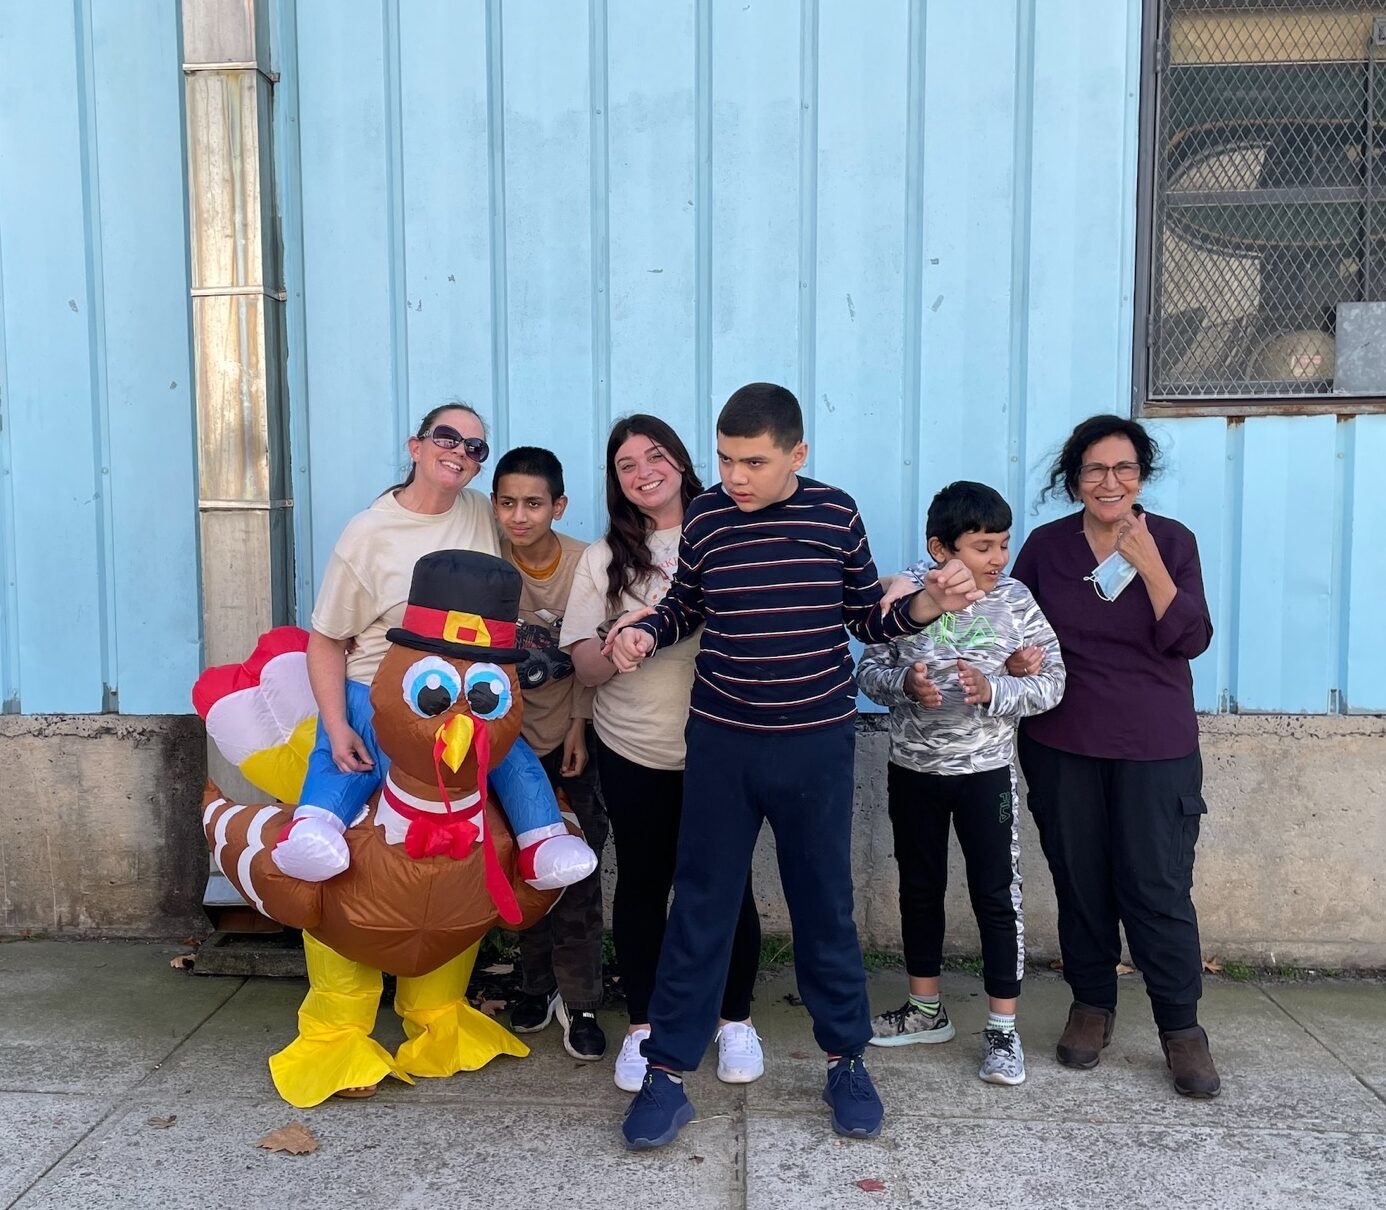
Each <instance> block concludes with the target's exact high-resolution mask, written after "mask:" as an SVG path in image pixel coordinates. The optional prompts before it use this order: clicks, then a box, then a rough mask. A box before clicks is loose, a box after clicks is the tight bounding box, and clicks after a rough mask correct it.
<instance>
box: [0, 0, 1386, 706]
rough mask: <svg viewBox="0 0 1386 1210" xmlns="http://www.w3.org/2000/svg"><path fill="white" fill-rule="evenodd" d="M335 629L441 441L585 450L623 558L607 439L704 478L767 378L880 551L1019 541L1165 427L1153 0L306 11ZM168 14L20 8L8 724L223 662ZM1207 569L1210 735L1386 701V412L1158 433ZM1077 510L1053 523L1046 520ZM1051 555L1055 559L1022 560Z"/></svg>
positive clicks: (292, 280)
mask: <svg viewBox="0 0 1386 1210" xmlns="http://www.w3.org/2000/svg"><path fill="white" fill-rule="evenodd" d="M275 20H276V29H275V34H276V37H277V42H278V45H277V59H278V66H279V69H280V70H281V72H282V73H283V79H282V81H281V83H280V85H279V87H278V89H277V92H276V118H275V123H276V125H275V133H276V139H277V156H278V161H277V169H278V173H279V185H280V192H281V202H282V219H283V226H284V240H285V256H286V265H287V271H288V279H289V280H288V285H289V292H290V300H289V315H288V321H289V337H290V366H289V381H290V384H291V398H292V405H293V414H292V422H293V429H294V445H295V465H294V495H295V502H296V509H295V517H296V524H297V540H298V556H299V558H298V575H299V581H298V589H299V603H300V611H301V613H302V615H303V616H305V617H306V615H307V612H308V609H309V605H310V602H311V599H312V594H313V591H314V590H315V588H316V584H317V578H318V576H319V575H320V572H321V569H322V566H323V564H324V562H325V559H326V555H327V552H328V551H329V550H330V548H331V544H332V542H333V540H334V539H335V537H336V535H337V533H338V531H339V530H340V528H341V526H342V524H343V522H344V521H345V520H346V518H347V517H348V516H349V515H350V514H351V513H352V512H354V511H355V510H356V509H358V508H360V507H362V506H363V505H364V504H365V503H366V502H367V501H368V500H369V499H370V498H371V496H372V495H373V494H374V492H375V491H377V490H378V489H379V488H380V487H382V486H384V485H385V484H386V483H388V482H390V481H391V480H392V479H393V478H394V477H395V474H396V472H397V470H398V469H399V465H400V463H401V462H402V460H403V453H402V450H403V444H404V438H405V436H406V434H407V432H408V431H409V430H410V428H411V426H412V423H413V422H414V420H415V419H417V417H418V416H419V415H420V414H421V413H422V412H423V411H425V410H426V409H427V408H428V407H430V406H431V405H433V404H434V403H436V402H438V401H440V400H441V399H443V398H445V397H448V396H454V395H460V396H462V397H464V398H467V399H470V400H472V401H473V402H475V403H476V404H478V405H479V406H480V407H481V408H482V409H483V410H484V411H485V412H486V413H487V414H488V415H489V416H490V417H491V419H492V424H493V429H494V430H495V433H494V435H495V437H496V442H495V444H496V445H497V446H498V447H504V446H505V445H508V444H512V443H516V442H520V441H535V442H541V443H545V444H548V445H551V446H552V447H553V448H555V449H556V450H557V451H558V452H559V454H560V455H561V456H562V457H563V459H564V461H565V464H566V465H567V468H568V472H569V482H570V495H571V496H572V498H573V501H574V504H573V508H572V510H571V511H570V513H569V518H570V519H571V523H572V528H573V529H574V531H575V532H577V533H579V534H580V535H582V536H584V537H591V536H594V535H595V533H596V532H597V530H598V518H599V516H600V511H601V510H600V500H599V494H600V458H601V449H602V445H603V436H604V432H605V430H606V428H607V425H608V423H609V421H610V419H611V418H612V417H613V416H616V415H619V414H621V413H623V412H627V411H631V410H635V409H645V410H651V411H656V412H658V413H660V414H661V415H663V416H665V417H666V418H668V419H669V420H670V421H672V422H673V423H674V424H675V425H676V426H677V427H678V428H679V430H680V431H681V432H682V433H683V434H684V435H685V437H686V438H687V439H688V441H689V443H690V445H691V446H692V447H693V448H694V449H695V451H696V453H697V457H698V459H699V462H700V469H701V470H702V472H703V473H704V474H705V475H706V474H707V473H708V472H709V471H710V469H711V467H710V462H709V456H710V453H711V439H712V420H713V417H714V416H715V414H716V409H717V407H718V406H719V405H720V403H721V401H722V400H723V399H724V398H725V397H726V395H727V394H728V392H729V391H730V390H731V389H732V388H734V387H735V386H737V385H738V384H739V383H741V382H743V381H746V380H748V379H753V378H775V379H779V380H781V381H784V382H786V383H788V384H789V385H791V386H792V387H794V388H795V389H796V390H797V391H798V393H799V394H800V396H801V398H802V399H803V400H804V402H805V404H806V406H807V408H808V415H809V424H810V439H811V441H812V444H813V453H812V459H811V471H812V473H815V474H817V475H819V476H821V477H823V478H826V479H829V480H832V481H836V482H838V483H841V484H842V485H843V486H845V487H847V488H849V489H850V490H851V491H853V492H854V493H855V494H856V495H857V497H858V499H859V501H860V502H861V505H862V509H863V513H864V515H865V517H866V520H867V524H868V527H869V528H870V530H871V533H872V536H873V542H874V545H875V548H876V551H877V555H878V559H879V561H880V562H881V564H882V565H886V566H889V565H895V564H898V563H900V562H901V561H903V560H904V559H906V558H908V557H911V556H913V555H914V554H916V553H917V551H918V547H919V537H918V531H919V527H920V520H921V517H922V511H923V507H924V505H925V504H926V503H927V500H928V496H929V494H930V493H931V492H932V491H933V490H934V489H935V488H936V487H937V486H938V485H939V484H941V483H942V482H945V481H946V480H948V479H951V478H956V477H959V476H969V477H977V478H983V479H986V480H988V481H990V482H993V483H995V484H997V485H998V486H1001V487H1004V488H1005V490H1006V492H1007V494H1008V495H1009V497H1010V498H1011V500H1012V503H1013V504H1015V505H1016V506H1017V509H1018V517H1017V521H1018V528H1020V529H1023V528H1025V527H1029V526H1032V525H1033V524H1034V523H1035V521H1036V519H1037V517H1036V515H1035V514H1034V513H1032V512H1031V510H1030V506H1031V504H1032V502H1033V500H1034V498H1035V494H1036V491H1037V489H1038V486H1039V483H1040V469H1041V467H1042V464H1043V462H1044V460H1045V456H1046V455H1047V454H1048V453H1049V452H1051V451H1052V449H1053V448H1054V447H1055V445H1056V444H1057V442H1058V441H1059V440H1060V439H1061V438H1062V436H1063V435H1064V434H1065V433H1066V432H1067V430H1068V429H1069V427H1070V426H1071V425H1072V424H1073V423H1074V422H1075V421H1076V420H1077V419H1079V418H1080V417H1082V416H1084V415H1087V414H1089V413H1091V412H1093V411H1095V410H1099V409H1104V408H1114V409H1117V410H1120V409H1122V408H1123V407H1124V406H1125V403H1126V401H1127V400H1128V399H1129V398H1130V382H1131V356H1130V346H1131V339H1130V333H1131V330H1132V302H1131V296H1132V290H1131V283H1132V279H1133V272H1134V271H1133V263H1134V251H1133V250H1134V246H1135V204H1134V186H1135V178H1136V153H1137V136H1138V131H1137V99H1138V97H1137V94H1138V83H1139V55H1140V28H1139V27H1140V15H1139V5H1138V3H1137V0H1127V3H1125V4H1121V3H1100V4H1099V3H1096V2H1095V0H1043V3H1040V2H1039V0H994V2H993V3H989V4H987V5H977V4H975V3H972V2H971V0H928V2H927V3H925V2H924V0H919V2H917V3H911V2H910V0H873V3H872V4H871V5H870V6H869V7H868V8H863V7H862V6H860V5H856V4H849V3H847V2H846V0H752V2H751V3H749V4H747V3H745V2H744V0H730V2H726V3H724V2H723V0H681V2H677V0H669V2H666V3H661V4H659V5H651V4H648V3H645V2H644V0H589V2H588V3H587V4H585V5H584V4H577V3H574V4H562V5H559V4H553V3H551V2H549V0H505V2H504V3H501V2H500V0H490V3H482V2H481V0H475V2H472V3H467V4H460V5H459V4H455V3H452V2H450V0H408V2H407V3H400V4H395V3H387V2H384V0H340V2H335V3H328V2H327V0H298V3H297V4H295V3H293V2H292V0H281V2H280V3H279V4H277V5H276V6H275ZM179 61H180V55H179V47H178V30H177V17H176V13H175V12H173V11H172V10H171V7H170V6H168V5H166V4H164V3H161V2H160V0H130V2H129V3H123V4H121V5H119V6H112V5H104V4H92V3H91V0H73V3H71V4H53V5H21V4H19V3H17V2H16V0H0V308H3V310H0V421H3V426H0V510H3V512H0V581H2V583H0V587H2V588H3V591H0V682H3V683H2V684H0V696H2V697H3V699H4V700H5V701H6V702H7V703H9V706H10V708H14V705H15V703H18V705H19V706H20V707H22V708H23V709H24V710H25V711H26V712H46V711H67V710H74V711H75V710H81V711H85V710H98V709H101V708H102V707H103V705H106V706H110V705H112V704H113V703H118V705H119V707H120V709H122V710H124V711H127V712H144V711H149V712H163V711H181V710H184V709H186V702H187V696H186V695H187V686H188V684H189V683H190V681H191V679H192V677H193V676H194V675H195V673H196V670H197V663H198V650H199V634H198V603H197V582H198V577H197V569H196V498H195V486H194V468H193V463H194V460H193V456H192V443H193V432H192V409H191V404H190V399H189V394H188V383H189V378H190V370H189V339H188V317H187V286H188V280H187V278H188V275H187V265H186V254H185V251H184V239H185V226H186V223H185V219H184V199H183V188H184V185H183V180H184V171H183V159H182V147H181V135H180V129H179V127H180V121H181V78H180V74H179V70H178V67H179ZM1157 428H1158V430H1159V433H1160V436H1161V437H1162V438H1163V439H1165V440H1166V442H1167V444H1168V446H1169V449H1170V452H1171V471H1170V473H1169V475H1168V476H1167V477H1166V479H1165V480H1164V481H1163V482H1161V483H1160V484H1158V485H1156V486H1155V487H1154V488H1153V489H1152V492H1151V503H1152V506H1154V507H1156V508H1163V509H1164V510H1165V511H1168V512H1170V513H1172V514H1174V515H1176V516H1179V517H1181V518H1183V519H1184V520H1185V521H1187V522H1188V523H1189V524H1190V525H1192V526H1193V528H1194V529H1195V530H1196V532H1197V533H1198V535H1199V538H1200V542H1201V544H1202V548H1203V553H1204V562H1205V568H1206V573H1207V580H1208V587H1209V592H1210V596H1211V598H1212V600H1213V605H1214V610H1215V615H1216V621H1217V623H1218V638H1217V640H1216V643H1215V645H1214V648H1213V650H1212V651H1210V652H1209V653H1208V655H1207V656H1205V657H1204V658H1203V659H1202V660H1200V661H1199V662H1198V664H1197V665H1196V678H1197V695H1198V701H1199V705H1200V706H1201V707H1202V708H1204V709H1217V708H1219V706H1220V705H1221V706H1228V705H1235V706H1236V707H1237V708H1240V709H1244V710H1246V709H1249V710H1302V711H1308V712H1318V711H1323V710H1326V709H1328V708H1330V703H1331V694H1332V693H1333V692H1334V691H1336V693H1337V695H1338V697H1337V699H1334V700H1336V701H1337V702H1338V704H1339V705H1340V706H1341V704H1343V703H1346V705H1347V706H1349V707H1351V708H1353V709H1362V710H1373V709H1374V710H1381V709H1384V708H1386V649H1383V648H1382V646H1381V645H1380V644H1379V643H1377V642H1376V639H1375V634H1374V633H1373V628H1372V624H1371V621H1370V619H1371V617H1372V616H1375V615H1376V614H1378V613H1379V612H1380V608H1379V606H1376V607H1374V603H1375V602H1379V601H1380V600H1381V599H1383V593H1386V558H1384V557H1383V553H1382V546H1381V544H1380V542H1379V541H1376V540H1375V539H1374V536H1373V532H1372V529H1371V528H1369V522H1370V521H1371V519H1372V518H1379V517H1380V516H1381V515H1382V513H1383V508H1382V504H1383V494H1384V493H1386V488H1384V487H1383V482H1382V478H1383V477H1382V475H1381V474H1380V471H1379V469H1378V468H1380V467H1381V466H1383V465H1386V417H1381V416H1376V417H1363V418H1358V419H1355V420H1346V421H1342V422H1339V421H1337V420H1335V419H1334V418H1332V417H1314V418H1303V419H1295V418H1279V417H1266V418H1258V419H1252V420H1247V421H1246V422H1245V423H1233V424H1228V423H1227V422H1226V421H1224V420H1221V419H1196V420H1179V421H1168V422H1163V423H1160V424H1158V425H1157ZM1044 515H1048V514H1047V513H1046V514H1044ZM1018 536H1019V535H1018Z"/></svg>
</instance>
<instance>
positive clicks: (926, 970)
mask: <svg viewBox="0 0 1386 1210" xmlns="http://www.w3.org/2000/svg"><path fill="white" fill-rule="evenodd" d="M886 778H887V780H886V785H887V788H888V793H889V796H890V798H889V802H890V824H891V827H892V828H893V829H894V832H895V860H896V862H897V863H898V864H899V866H900V933H901V936H902V938H903V940H904V943H905V969H906V970H907V971H908V972H909V973H910V974H911V975H914V976H915V977H916V978H921V979H928V978H933V977H936V976H937V975H938V973H939V966H940V963H941V961H942V958H943V925H944V920H943V896H944V892H945V891H946V890H947V889H948V823H949V821H950V820H951V821H952V823H953V830H954V831H955V832H957V834H958V845H959V847H960V848H961V849H962V854H963V860H964V861H965V862H966V864H967V893H968V895H969V897H970V898H971V900H972V913H973V915H974V916H976V918H977V927H978V928H979V929H980V930H981V934H982V982H983V984H984V986H985V987H986V992H987V995H988V996H991V997H993V998H994V999H997V1000H1013V999H1014V998H1015V997H1016V996H1018V995H1020V980H1021V977H1022V975H1023V974H1024V973H1025V915H1024V912H1023V911H1022V909H1021V906H1020V832H1019V827H1018V824H1017V821H1016V814H1015V811H1016V803H1015V794H1014V788H1013V782H1012V779H1011V770H1010V767H1009V766H1007V767H1005V768H1001V769H988V770H986V771H984V772H981V773H961V774H957V775H952V776H945V775H943V774H938V773H917V772H915V771H914V770H913V769H906V768H904V767H902V766H900V765H896V764H891V765H890V766H889V767H888V769H887V775H886Z"/></svg>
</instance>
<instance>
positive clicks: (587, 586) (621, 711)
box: [558, 527, 702, 769]
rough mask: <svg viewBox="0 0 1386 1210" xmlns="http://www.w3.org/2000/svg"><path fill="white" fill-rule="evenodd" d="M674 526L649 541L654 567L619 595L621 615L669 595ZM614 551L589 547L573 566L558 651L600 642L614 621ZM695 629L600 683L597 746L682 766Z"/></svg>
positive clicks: (649, 763)
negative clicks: (609, 594)
mask: <svg viewBox="0 0 1386 1210" xmlns="http://www.w3.org/2000/svg"><path fill="white" fill-rule="evenodd" d="M681 532H682V531H681V530H680V529H679V528H677V527H676V528H674V529H660V530H656V531H655V532H654V533H652V534H650V536H649V546H650V555H651V560H652V562H653V563H654V565H655V566H656V567H657V568H658V569H659V571H658V573H657V574H656V575H654V576H651V577H649V578H648V579H646V580H645V582H644V583H642V584H638V585H636V586H635V591H633V592H632V591H627V592H626V593H625V594H623V595H622V597H621V608H620V610H619V611H616V612H620V613H624V612H625V611H626V610H628V609H639V608H641V607H642V606H644V605H658V604H659V602H660V601H662V600H663V599H664V594H665V593H666V592H668V591H669V583H670V580H671V578H672V576H673V574H674V571H675V569H676V568H677V567H678V561H679V534H680V533H681ZM610 564H611V547H609V546H608V545H607V544H606V540H605V539H602V540H601V541H598V542H594V543H592V545H591V546H589V547H588V548H587V549H586V550H585V551H584V552H583V555H582V558H581V559H580V560H579V561H578V565H577V571H576V573H575V574H574V575H573V591H572V593H571V594H570V595H569V597H568V609H567V611H566V612H565V613H564V615H563V629H562V632H561V633H560V635H559V639H558V642H559V646H561V647H565V648H568V647H572V646H573V644H574V643H578V642H581V641H582V640H583V639H592V638H596V637H597V627H598V626H599V625H601V623H602V622H604V621H606V620H607V619H608V618H609V617H611V616H612V613H613V611H612V610H611V609H610V608H609V607H608V605H607V602H606V569H607V567H608V566H610ZM701 637H702V631H701V630H699V631H697V632H696V633H695V634H693V635H692V636H691V637H690V638H688V639H685V640H684V641H683V642H682V643H675V644H674V645H673V646H672V647H665V648H663V649H662V650H660V651H657V652H655V654H654V655H652V656H650V658H649V659H647V660H646V661H645V662H644V663H643V664H641V665H640V667H639V668H637V669H636V670H635V671H634V672H625V673H617V674H616V675H615V676H613V677H612V678H611V679H610V680H609V681H606V682H604V683H603V684H601V685H598V686H597V696H596V699H595V700H594V701H593V704H592V722H593V725H594V726H595V727H596V728H597V735H598V736H599V737H600V738H601V741H602V742H603V743H604V744H606V745H607V746H608V747H609V748H611V749H612V750H613V751H614V752H616V753H618V754H619V755H621V756H624V757H625V758H626V759H627V760H630V761H634V762H635V763H636V764H639V765H644V766H645V767H646V768H650V769H682V768H683V729H684V726H685V724H687V722H688V695H689V693H690V692H691V690H692V688H693V661H694V659H696V658H697V655H698V641H699V639H700V638H701Z"/></svg>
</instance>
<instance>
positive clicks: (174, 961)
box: [168, 954, 197, 971]
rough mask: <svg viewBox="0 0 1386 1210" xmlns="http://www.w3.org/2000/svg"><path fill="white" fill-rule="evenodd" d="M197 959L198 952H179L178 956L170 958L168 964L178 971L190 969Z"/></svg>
mask: <svg viewBox="0 0 1386 1210" xmlns="http://www.w3.org/2000/svg"><path fill="white" fill-rule="evenodd" d="M195 961H197V955H196V954H179V955H178V957H176V958H170V959H169V960H168V964H169V966H171V967H173V969H174V970H176V971H190V970H192V968H193V963H194V962H195Z"/></svg>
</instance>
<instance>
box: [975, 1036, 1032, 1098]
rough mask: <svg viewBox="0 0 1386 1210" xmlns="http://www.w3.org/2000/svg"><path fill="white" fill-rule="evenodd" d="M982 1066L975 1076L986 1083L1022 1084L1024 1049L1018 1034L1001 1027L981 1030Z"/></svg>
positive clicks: (1023, 1079)
mask: <svg viewBox="0 0 1386 1210" xmlns="http://www.w3.org/2000/svg"><path fill="white" fill-rule="evenodd" d="M982 1046H983V1048H984V1049H983V1054H982V1066H981V1067H980V1068H978V1070H977V1078H978V1079H979V1080H985V1081H986V1082H987V1083H988V1084H1009V1085H1016V1084H1024V1083H1025V1050H1024V1048H1023V1047H1022V1046H1021V1045H1020V1035H1019V1034H1018V1033H1015V1032H1014V1031H1012V1032H1009V1033H1007V1032H1006V1031H1005V1030H1001V1029H984V1030H982Z"/></svg>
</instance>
